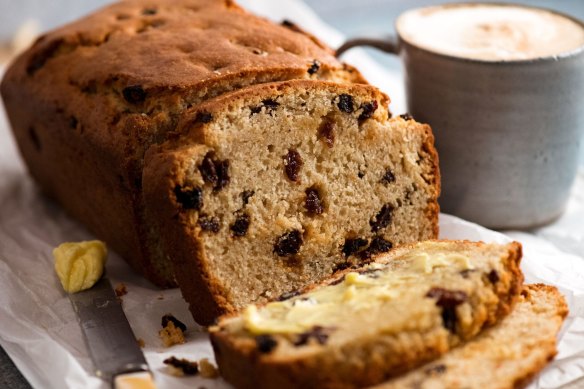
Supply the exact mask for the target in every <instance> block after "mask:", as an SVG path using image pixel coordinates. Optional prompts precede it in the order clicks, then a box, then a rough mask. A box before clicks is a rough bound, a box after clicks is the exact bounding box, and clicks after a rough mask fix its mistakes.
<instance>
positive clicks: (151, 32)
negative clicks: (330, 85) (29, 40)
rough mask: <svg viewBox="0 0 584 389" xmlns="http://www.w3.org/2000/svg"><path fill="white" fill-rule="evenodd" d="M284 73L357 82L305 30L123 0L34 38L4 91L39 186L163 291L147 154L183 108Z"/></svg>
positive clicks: (186, 5) (202, 1)
mask: <svg viewBox="0 0 584 389" xmlns="http://www.w3.org/2000/svg"><path fill="white" fill-rule="evenodd" d="M290 79H312V80H329V81H335V82H340V83H353V82H358V83H364V82H365V80H363V78H362V77H361V76H360V75H359V73H358V72H357V71H355V70H354V69H353V68H351V67H349V66H346V65H344V64H342V63H340V62H339V61H337V60H336V59H335V57H334V55H333V52H332V50H330V49H328V48H327V47H325V46H324V45H323V44H321V43H320V42H319V41H318V40H317V39H315V38H314V37H313V36H310V35H308V34H305V33H303V32H302V31H301V30H300V29H298V28H296V27H295V26H294V25H292V24H291V23H284V24H283V25H276V24H273V23H271V22H269V21H267V20H264V19H261V18H258V17H256V16H253V15H250V14H249V13H247V12H245V11H244V10H243V9H241V8H240V7H238V6H237V5H236V4H234V2H233V1H231V0H128V1H123V2H120V3H116V4H113V5H110V6H108V7H107V8H104V9H102V10H100V11H97V12H95V13H94V14H92V15H90V16H88V17H86V18H84V19H81V20H79V21H77V22H75V23H72V24H70V25H67V26H65V27H62V28H59V29H57V30H55V31H52V32H49V33H47V34H45V35H43V36H41V37H40V38H39V39H38V40H37V41H36V43H35V44H34V45H33V47H32V48H31V49H29V50H28V51H26V52H25V53H24V54H23V55H21V56H20V57H19V58H17V59H16V61H15V62H14V63H13V64H12V65H11V66H10V67H9V68H8V70H7V72H6V75H5V77H4V79H3V81H2V85H1V92H2V97H3V100H4V104H5V107H6V112H7V114H8V118H9V120H10V123H11V125H12V129H13V132H14V135H15V138H16V141H17V143H18V147H19V149H20V152H21V154H22V156H23V158H24V160H25V161H26V163H27V165H28V169H29V171H30V173H31V174H32V176H33V177H34V178H35V179H36V181H37V182H38V183H39V184H40V186H41V188H42V189H43V191H44V192H45V193H47V194H48V195H49V196H51V197H52V198H54V199H56V200H57V201H58V202H59V203H60V204H61V205H62V206H63V207H64V208H65V209H66V210H67V211H68V212H69V213H70V214H71V215H73V216H75V217H76V218H77V219H79V220H80V221H82V222H83V223H84V224H85V225H86V226H87V227H88V228H89V229H90V230H91V231H92V232H93V233H95V234H96V235H97V236H98V237H99V238H100V239H102V240H105V241H107V243H108V245H109V247H112V248H113V249H115V250H116V251H117V252H118V253H119V254H121V255H122V256H123V257H124V258H125V259H126V260H127V261H128V262H129V263H130V264H131V265H132V266H133V268H134V269H136V270H137V271H138V272H140V273H142V274H144V275H145V276H146V277H147V278H149V279H150V280H151V281H153V282H154V283H156V284H157V285H160V286H172V285H174V278H173V275H172V272H171V269H170V265H169V262H168V260H167V256H172V252H171V253H164V252H162V251H161V248H160V244H159V241H158V237H156V236H153V235H152V234H151V229H150V226H149V225H148V224H147V223H146V222H145V221H144V206H143V203H142V170H143V156H144V153H145V152H146V150H147V149H148V148H149V147H150V146H151V145H152V144H156V143H160V142H163V141H164V140H165V139H166V138H168V136H169V134H171V133H172V134H174V133H175V132H176V130H177V123H178V122H179V120H180V118H181V116H182V115H183V113H184V112H185V111H186V110H187V109H188V108H189V107H192V106H196V105H197V104H199V103H200V102H202V101H205V100H207V99H209V98H211V97H215V96H218V95H221V94H223V93H227V92H230V91H233V90H238V89H240V88H242V87H245V86H249V85H253V84H261V83H266V82H275V81H283V80H290Z"/></svg>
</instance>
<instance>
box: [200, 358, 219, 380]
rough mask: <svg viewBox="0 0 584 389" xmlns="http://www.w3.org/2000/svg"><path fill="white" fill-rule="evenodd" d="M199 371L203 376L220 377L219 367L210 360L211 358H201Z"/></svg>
mask: <svg viewBox="0 0 584 389" xmlns="http://www.w3.org/2000/svg"><path fill="white" fill-rule="evenodd" d="M199 373H201V377H203V378H217V377H219V370H217V367H216V366H215V365H213V364H212V363H211V362H209V359H207V358H203V359H200V360H199Z"/></svg>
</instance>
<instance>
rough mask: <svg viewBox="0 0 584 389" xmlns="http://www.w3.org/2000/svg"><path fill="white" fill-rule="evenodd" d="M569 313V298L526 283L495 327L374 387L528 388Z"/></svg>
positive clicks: (553, 348) (549, 356) (551, 354)
mask: <svg viewBox="0 0 584 389" xmlns="http://www.w3.org/2000/svg"><path fill="white" fill-rule="evenodd" d="M567 314H568V307H567V305H566V301H565V299H564V297H563V296H562V295H561V294H560V293H559V292H558V290H557V289H556V288H554V287H552V286H547V285H542V284H536V285H526V286H525V288H524V290H523V292H522V293H521V297H520V298H519V301H518V302H517V305H516V306H515V309H514V310H513V311H512V312H511V314H509V316H507V317H506V318H504V319H503V320H502V321H501V322H500V323H498V324H497V325H496V326H494V327H492V328H490V329H488V330H486V331H484V332H483V333H481V334H480V335H479V336H477V337H476V338H475V339H473V340H471V341H469V342H468V343H465V344H464V345H463V346H461V347H459V348H457V349H455V350H452V351H451V352H449V353H448V354H446V355H444V356H443V357H442V358H440V359H438V360H435V361H433V362H432V363H429V364H427V365H425V366H422V367H420V368H418V369H415V370H413V371H411V372H409V373H406V374H404V375H403V376H400V377H398V378H395V379H393V380H390V381H388V382H385V383H383V384H381V385H379V386H377V387H376V388H378V389H402V388H419V389H462V388H467V389H484V388H496V389H513V388H521V387H524V386H525V385H527V384H528V383H529V381H530V380H531V378H533V376H534V375H535V374H537V373H538V372H539V371H540V370H541V369H543V367H544V366H545V365H546V364H547V362H548V361H550V360H551V359H552V358H553V357H554V355H555V354H556V335H557V333H558V331H559V330H560V327H561V326H562V322H563V320H564V318H565V317H566V315H567Z"/></svg>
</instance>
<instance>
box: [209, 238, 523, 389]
mask: <svg viewBox="0 0 584 389" xmlns="http://www.w3.org/2000/svg"><path fill="white" fill-rule="evenodd" d="M520 258H521V246H520V245H519V244H518V243H511V244H508V245H496V244H484V243H472V242H466V241H428V242H422V243H417V244H414V245H405V246H402V247H400V248H397V249H394V250H391V251H390V252H388V253H386V254H379V255H378V256H376V257H375V258H374V261H373V262H371V263H369V264H367V265H365V266H362V267H357V268H355V269H346V270H344V271H342V272H339V273H338V274H335V275H334V276H332V277H331V278H330V279H329V280H327V281H325V282H323V283H322V284H319V285H317V286H315V287H312V288H309V289H308V290H305V291H303V293H300V294H297V293H293V292H292V293H288V294H287V295H286V296H283V297H282V299H281V301H276V302H270V303H268V304H265V305H260V306H256V305H250V306H249V307H247V308H246V309H245V310H244V311H243V313H241V314H238V315H228V316H226V317H222V318H221V319H220V320H219V322H218V325H217V326H216V327H212V329H211V342H212V345H213V349H214V351H215V358H216V361H217V363H218V365H219V369H220V371H221V374H222V376H223V377H224V378H225V379H226V380H227V381H229V382H231V383H233V384H234V385H235V386H236V387H238V388H325V387H331V388H332V387H334V388H341V387H342V388H357V387H364V386H368V385H373V384H377V383H380V382H382V381H385V380H387V378H388V377H392V376H395V375H397V374H400V373H402V372H404V371H407V370H409V369H411V368H414V367H416V366H418V365H420V364H422V363H424V362H427V361H429V360H432V359H435V358H437V357H440V356H441V355H443V354H445V353H446V352H448V351H449V350H450V349H451V348H453V347H454V346H457V345H459V344H461V343H462V342H464V341H468V340H470V339H472V338H473V337H475V336H476V335H477V334H478V333H479V332H480V331H481V330H482V329H483V328H484V327H486V326H490V325H493V324H495V323H497V322H498V321H499V320H500V319H501V318H502V317H504V316H505V315H506V314H508V313H509V312H510V310H511V309H512V306H513V303H514V301H515V300H516V299H517V297H518V295H519V292H520V290H521V286H522V281H523V276H522V274H521V271H520V270H519V262H520Z"/></svg>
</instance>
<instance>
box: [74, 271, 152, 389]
mask: <svg viewBox="0 0 584 389" xmlns="http://www.w3.org/2000/svg"><path fill="white" fill-rule="evenodd" d="M69 299H70V300H71V304H73V309H74V310H75V312H77V317H78V318H79V323H80V325H81V329H82V331H83V335H84V337H85V342H86V343H87V346H88V348H89V353H90V355H91V359H92V361H93V364H94V366H95V374H96V375H97V376H98V377H100V378H102V379H104V380H106V381H109V382H111V384H112V386H113V387H114V388H116V389H126V388H128V389H129V388H138V387H139V388H144V389H146V388H148V389H150V388H155V386H154V382H153V380H152V375H151V373H150V370H149V368H148V363H146V359H145V358H144V354H143V353H142V350H141V349H140V347H139V346H138V342H137V341H136V338H135V337H134V333H133V332H132V328H131V327H130V324H129V323H128V319H127V318H126V315H125V314H124V311H123V309H122V305H121V303H120V301H119V300H118V298H117V297H116V294H115V293H114V291H113V289H112V286H111V283H110V282H109V280H108V279H107V278H106V277H105V275H104V276H103V277H102V278H101V279H100V280H99V281H98V282H97V283H96V284H95V285H94V286H93V287H91V288H90V289H87V290H84V291H82V292H78V293H71V294H69Z"/></svg>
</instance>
